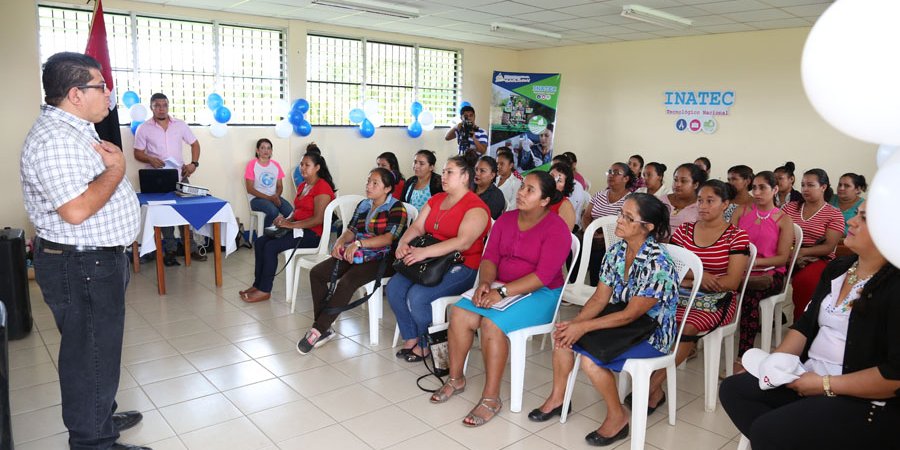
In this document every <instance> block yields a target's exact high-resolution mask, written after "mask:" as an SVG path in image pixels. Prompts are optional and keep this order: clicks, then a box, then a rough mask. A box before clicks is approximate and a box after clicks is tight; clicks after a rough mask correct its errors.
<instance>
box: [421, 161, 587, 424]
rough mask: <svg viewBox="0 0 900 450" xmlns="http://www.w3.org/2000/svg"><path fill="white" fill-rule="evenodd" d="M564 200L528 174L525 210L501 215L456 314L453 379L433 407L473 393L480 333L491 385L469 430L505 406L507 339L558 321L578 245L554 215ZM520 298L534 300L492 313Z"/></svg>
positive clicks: (543, 176) (552, 184) (548, 182)
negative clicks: (471, 363) (470, 370)
mask: <svg viewBox="0 0 900 450" xmlns="http://www.w3.org/2000/svg"><path fill="white" fill-rule="evenodd" d="M562 199H563V194H562V192H560V191H559V190H557V189H556V180H554V179H553V177H552V176H551V175H550V174H549V173H547V172H539V171H536V172H532V173H530V174H528V175H527V176H526V177H525V180H524V181H523V184H522V188H521V189H519V192H518V194H517V195H516V205H517V206H518V209H517V210H515V211H509V212H507V213H505V214H503V215H501V216H500V218H499V219H497V221H496V222H495V223H494V226H493V228H492V229H491V235H490V239H489V240H488V243H487V248H486V249H485V251H484V256H483V257H482V259H481V265H480V267H479V269H478V274H479V280H480V281H479V283H478V285H477V286H476V288H475V289H474V292H473V294H472V296H471V298H466V297H464V298H463V299H461V300H460V301H459V302H457V303H456V305H455V306H454V307H453V308H452V311H450V329H449V331H448V339H449V344H450V346H449V347H450V378H449V379H448V380H447V382H446V383H445V384H444V386H442V387H441V388H440V389H439V390H438V391H437V392H435V393H434V395H432V396H431V402H432V403H443V402H445V401H447V400H448V399H449V398H450V397H452V396H453V395H454V394H456V393H458V392H461V391H462V390H463V389H465V388H466V378H465V376H464V375H463V365H464V364H465V361H466V355H467V354H468V353H469V349H470V348H471V347H472V339H473V338H474V337H475V331H476V330H478V334H479V336H481V352H482V355H483V357H484V370H485V382H484V389H483V391H482V393H481V400H480V401H479V402H478V404H477V405H476V406H475V408H473V409H472V411H471V412H469V414H468V415H467V416H466V418H465V419H464V420H463V425H465V426H469V427H476V426H480V425H483V424H484V423H486V422H487V421H489V420H491V419H492V418H493V417H494V416H495V415H497V413H498V412H500V409H501V408H502V406H503V404H502V402H501V401H500V384H501V378H502V376H503V370H504V368H505V367H506V360H507V356H508V354H509V341H508V340H507V339H506V335H507V334H509V333H510V332H513V331H516V330H519V329H522V328H527V327H531V326H535V325H540V324H544V323H549V322H550V321H552V320H553V315H554V313H555V312H556V305H557V300H558V299H559V295H560V291H561V290H562V288H563V285H564V280H563V272H562V266H563V264H564V263H565V261H566V257H567V256H568V255H569V249H570V247H571V244H572V235H571V233H570V231H569V228H568V226H567V225H566V223H565V222H564V221H563V220H562V219H561V218H560V217H559V215H557V214H554V213H552V212H551V211H550V207H551V206H552V205H553V204H554V203H559V202H560V201H562ZM523 243H527V245H523ZM516 295H528V297H527V298H524V299H522V300H520V301H518V302H517V303H514V304H512V305H510V306H508V307H507V308H506V309H504V310H503V311H500V310H497V309H493V308H492V306H493V305H495V304H496V303H498V302H500V301H501V300H503V299H505V298H507V297H509V296H516Z"/></svg>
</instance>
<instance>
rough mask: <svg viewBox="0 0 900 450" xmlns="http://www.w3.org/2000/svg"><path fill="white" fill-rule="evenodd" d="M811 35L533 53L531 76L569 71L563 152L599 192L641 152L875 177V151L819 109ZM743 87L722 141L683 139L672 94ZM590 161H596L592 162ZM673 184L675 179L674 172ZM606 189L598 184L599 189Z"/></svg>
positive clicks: (720, 173) (778, 33) (561, 128)
mask: <svg viewBox="0 0 900 450" xmlns="http://www.w3.org/2000/svg"><path fill="white" fill-rule="evenodd" d="M808 33H809V29H808V28H795V29H786V30H774V31H758V32H749V33H731V34H719V35H712V36H697V37H685V38H672V39H658V40H649V41H636V42H623V43H613V44H600V45H588V46H579V47H564V48H558V49H546V50H530V51H525V52H522V54H521V56H520V61H521V69H522V70H524V71H534V72H543V71H554V72H560V73H562V86H561V95H560V105H559V112H558V115H557V120H558V122H557V131H556V139H557V140H556V144H555V148H556V151H573V152H575V153H576V154H577V155H578V157H579V170H580V171H581V172H583V173H584V175H585V176H586V177H588V178H589V179H592V180H593V181H594V182H595V183H596V184H595V186H603V185H605V183H606V180H605V176H602V175H600V173H601V172H603V171H605V170H606V169H607V168H608V167H609V165H610V164H611V163H613V162H616V161H627V159H628V157H629V156H630V155H632V154H634V153H640V154H641V155H643V156H644V158H645V160H646V161H647V162H650V161H660V162H663V163H665V164H666V165H668V166H669V167H670V168H671V170H674V167H675V166H677V165H678V164H680V163H683V162H693V160H694V159H695V158H696V157H698V156H707V157H709V159H710V160H712V166H713V168H712V169H713V170H712V172H713V176H714V177H721V178H722V179H725V178H726V171H727V170H728V167H731V166H733V165H737V164H747V165H749V166H750V167H752V168H753V169H754V170H756V171H761V170H765V169H768V170H772V169H774V168H775V167H777V166H779V165H781V164H782V163H784V162H785V161H788V160H792V161H794V162H795V163H796V165H797V169H798V181H797V188H798V189H799V184H800V183H799V176H800V173H802V172H803V171H804V170H807V169H810V168H813V167H821V168H824V169H825V170H826V171H827V172H828V173H829V175H830V176H831V177H832V182H833V183H834V184H835V185H836V184H837V178H838V177H839V176H840V175H841V174H842V173H845V172H857V173H862V174H864V175H865V176H866V178H868V179H871V176H872V175H874V172H875V150H876V146H874V145H871V144H867V143H863V142H860V141H857V140H855V139H852V138H850V137H847V136H845V135H843V134H840V133H839V132H838V131H836V130H835V129H833V128H832V127H831V126H830V125H828V124H827V123H825V122H824V121H823V120H822V119H821V118H820V117H819V116H818V115H817V114H816V113H815V111H814V110H813V108H812V106H811V105H810V104H809V101H808V100H807V99H806V95H805V94H804V91H803V86H802V84H801V81H800V58H801V54H802V49H803V43H804V42H805V40H806V36H807V34H808ZM670 90H734V92H735V103H734V106H733V107H732V108H731V112H730V115H729V116H727V117H722V118H720V119H719V121H718V122H719V128H718V131H716V132H715V133H714V134H711V135H708V134H704V133H702V132H700V133H697V134H694V133H688V132H685V133H678V132H677V131H676V130H675V126H674V124H675V117H674V116H669V115H666V113H665V109H664V107H663V102H664V101H665V97H664V95H663V92H665V91H670ZM585 163H587V164H585ZM667 176H668V180H671V174H667ZM594 189H597V187H594Z"/></svg>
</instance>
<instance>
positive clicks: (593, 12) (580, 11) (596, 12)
mask: <svg viewBox="0 0 900 450" xmlns="http://www.w3.org/2000/svg"><path fill="white" fill-rule="evenodd" d="M556 10H557V11H559V12H561V13H566V14H571V15H573V16H577V17H595V16H603V15H607V14H619V13H621V12H622V7H621V6H618V5H612V4H609V3H588V4H585V5H578V6H570V7H568V8H557V9H556Z"/></svg>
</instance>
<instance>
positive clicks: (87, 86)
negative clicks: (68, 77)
mask: <svg viewBox="0 0 900 450" xmlns="http://www.w3.org/2000/svg"><path fill="white" fill-rule="evenodd" d="M75 87H77V88H78V89H82V90H84V89H100V90H101V91H103V92H106V83H100V84H82V85H81V86H75Z"/></svg>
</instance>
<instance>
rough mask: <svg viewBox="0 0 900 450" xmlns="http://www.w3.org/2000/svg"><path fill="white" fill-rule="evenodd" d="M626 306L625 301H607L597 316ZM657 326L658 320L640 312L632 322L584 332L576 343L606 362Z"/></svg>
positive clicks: (645, 336) (647, 334)
mask: <svg viewBox="0 0 900 450" xmlns="http://www.w3.org/2000/svg"><path fill="white" fill-rule="evenodd" d="M626 306H628V304H627V303H625V302H621V303H607V305H606V307H605V308H603V311H600V314H599V315H597V317H603V316H605V315H608V314H612V313H615V312H620V311H623V310H624V309H625V307H626ZM658 326H659V322H657V321H656V320H655V319H653V318H652V317H650V316H648V315H646V314H641V317H638V318H637V319H635V320H634V322H631V323H629V324H626V325H622V326H621V327H616V328H605V329H602V330H594V331H591V332H589V333H586V334H585V335H584V336H582V337H581V339H579V340H578V342H577V344H578V345H579V346H581V348H583V349H585V350H586V351H587V352H588V353H590V354H591V355H592V356H594V357H595V358H597V359H599V360H600V361H602V362H604V363H608V362H610V361H612V360H614V359H616V358H618V357H619V355H621V354H622V353H625V350H628V349H629V348H631V347H634V346H635V345H636V344H638V343H639V342H641V341H645V340H647V338H649V337H650V335H652V334H653V331H655V330H656V327H658Z"/></svg>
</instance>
